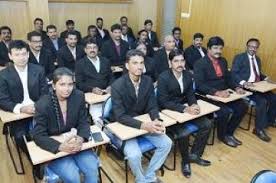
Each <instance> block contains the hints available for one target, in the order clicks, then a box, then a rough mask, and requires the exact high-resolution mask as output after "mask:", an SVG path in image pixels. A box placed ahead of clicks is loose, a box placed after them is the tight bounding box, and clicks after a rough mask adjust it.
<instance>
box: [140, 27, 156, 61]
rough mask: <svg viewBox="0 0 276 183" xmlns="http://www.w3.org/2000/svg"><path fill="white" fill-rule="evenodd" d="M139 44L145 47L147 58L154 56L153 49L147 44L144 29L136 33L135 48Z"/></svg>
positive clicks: (146, 35)
mask: <svg viewBox="0 0 276 183" xmlns="http://www.w3.org/2000/svg"><path fill="white" fill-rule="evenodd" d="M140 43H143V44H145V45H146V47H147V56H149V57H153V56H154V50H153V47H152V45H151V43H150V42H149V39H148V31H146V30H145V29H142V30H140V31H139V32H138V38H137V41H136V46H137V45H139V44H140Z"/></svg>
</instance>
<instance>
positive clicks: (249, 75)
mask: <svg viewBox="0 0 276 183" xmlns="http://www.w3.org/2000/svg"><path fill="white" fill-rule="evenodd" d="M259 46H260V41H259V40H258V39H256V38H251V39H249V40H248V41H247V43H246V47H247V49H246V52H244V53H240V54H238V55H236V56H235V58H234V61H233V66H232V76H233V78H235V81H236V83H238V84H240V85H241V86H243V87H245V88H247V87H250V86H254V83H255V82H259V81H263V80H267V81H268V82H272V83H273V81H271V80H270V79H269V77H267V76H265V75H264V73H263V72H262V68H261V59H260V58H259V57H258V56H257V55H256V54H257V50H258V48H259ZM249 98H250V99H251V100H253V101H254V102H256V106H255V108H256V118H255V129H254V130H253V133H254V134H255V135H256V136H257V137H258V138H259V139H261V140H263V141H265V142H269V141H270V140H271V138H270V137H269V136H268V135H267V133H266V132H265V128H266V127H268V125H273V124H274V126H275V124H276V95H275V94H273V93H272V92H266V93H260V92H253V95H252V96H250V97H249Z"/></svg>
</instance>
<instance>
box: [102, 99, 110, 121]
mask: <svg viewBox="0 0 276 183" xmlns="http://www.w3.org/2000/svg"><path fill="white" fill-rule="evenodd" d="M111 111H112V101H111V97H109V98H108V99H107V100H106V101H105V103H104V105H103V109H102V119H106V120H109V119H110V115H111Z"/></svg>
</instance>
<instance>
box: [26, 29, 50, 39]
mask: <svg viewBox="0 0 276 183" xmlns="http://www.w3.org/2000/svg"><path fill="white" fill-rule="evenodd" d="M31 32H33V31H31ZM31 32H29V33H28V34H27V37H29V34H30V33H31ZM40 34H41V38H42V41H43V40H45V39H47V38H48V35H47V32H46V31H44V30H42V31H41V33H40Z"/></svg>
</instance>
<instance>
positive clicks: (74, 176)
mask: <svg viewBox="0 0 276 183" xmlns="http://www.w3.org/2000/svg"><path fill="white" fill-rule="evenodd" d="M98 164H99V163H98V158H97V155H96V154H95V153H93V152H92V151H91V150H87V151H81V152H79V153H77V154H74V155H70V156H66V157H63V158H60V159H57V160H54V161H52V162H50V163H49V164H48V167H49V168H50V169H51V170H52V171H53V172H54V173H55V174H57V175H58V176H59V177H60V178H61V179H62V180H63V182H64V183H80V172H82V173H83V175H84V182H85V183H97V182H98Z"/></svg>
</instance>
